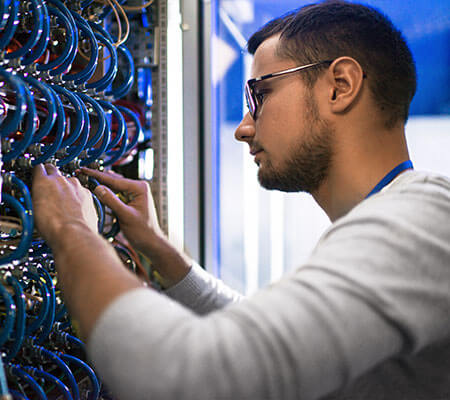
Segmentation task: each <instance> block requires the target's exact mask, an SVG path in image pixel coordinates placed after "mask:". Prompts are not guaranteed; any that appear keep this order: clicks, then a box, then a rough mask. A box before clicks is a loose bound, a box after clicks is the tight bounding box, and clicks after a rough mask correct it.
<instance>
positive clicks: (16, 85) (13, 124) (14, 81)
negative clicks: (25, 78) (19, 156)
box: [0, 67, 26, 138]
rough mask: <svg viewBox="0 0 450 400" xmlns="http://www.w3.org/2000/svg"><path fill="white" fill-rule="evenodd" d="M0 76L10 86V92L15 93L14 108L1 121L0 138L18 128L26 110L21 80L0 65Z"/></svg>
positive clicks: (23, 86)
mask: <svg viewBox="0 0 450 400" xmlns="http://www.w3.org/2000/svg"><path fill="white" fill-rule="evenodd" d="M0 77H1V78H3V80H5V81H6V83H7V84H8V85H9V86H10V87H11V90H12V92H13V93H14V94H15V100H16V104H15V106H16V107H15V110H14V112H13V113H10V112H8V113H7V115H6V118H5V119H4V120H3V121H2V123H1V125H0V133H1V137H2V138H6V137H8V136H9V135H10V134H11V133H13V132H16V131H17V129H18V128H19V125H20V122H21V121H22V118H23V117H24V115H25V112H26V104H25V96H26V94H25V85H24V84H23V82H22V80H21V79H20V78H19V77H17V76H15V75H12V74H11V73H9V72H7V71H6V70H5V69H3V68H1V67H0Z"/></svg>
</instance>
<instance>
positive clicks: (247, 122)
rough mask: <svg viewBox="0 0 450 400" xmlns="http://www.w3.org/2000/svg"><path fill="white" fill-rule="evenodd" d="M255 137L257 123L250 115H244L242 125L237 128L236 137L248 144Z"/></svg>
mask: <svg viewBox="0 0 450 400" xmlns="http://www.w3.org/2000/svg"><path fill="white" fill-rule="evenodd" d="M254 136H255V121H254V120H253V118H252V116H251V115H250V113H247V114H245V115H244V118H242V121H241V123H240V124H239V125H238V127H237V128H236V131H235V132H234V137H235V138H236V140H239V141H240V142H248V141H250V140H252V139H253V137H254Z"/></svg>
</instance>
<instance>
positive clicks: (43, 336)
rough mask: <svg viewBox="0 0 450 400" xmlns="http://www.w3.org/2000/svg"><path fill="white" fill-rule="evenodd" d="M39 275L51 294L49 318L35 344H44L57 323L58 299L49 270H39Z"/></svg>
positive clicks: (46, 319) (45, 321) (44, 322)
mask: <svg viewBox="0 0 450 400" xmlns="http://www.w3.org/2000/svg"><path fill="white" fill-rule="evenodd" d="M38 274H39V276H40V277H42V278H43V279H44V280H45V284H46V286H47V289H48V291H49V293H50V301H49V308H48V313H47V317H46V318H45V320H44V321H43V324H42V331H41V332H40V334H39V336H38V337H37V340H36V342H35V343H37V344H42V343H43V342H44V341H45V340H47V339H48V336H49V334H50V332H51V330H52V327H53V323H54V322H55V309H56V297H55V285H54V284H53V280H52V278H51V276H50V275H49V273H48V272H47V270H45V269H44V268H38Z"/></svg>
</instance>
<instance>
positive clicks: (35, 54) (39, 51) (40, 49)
mask: <svg viewBox="0 0 450 400" xmlns="http://www.w3.org/2000/svg"><path fill="white" fill-rule="evenodd" d="M42 10H43V13H44V17H43V18H44V20H43V26H42V34H41V35H40V38H39V41H38V43H37V44H36V46H35V47H34V48H33V49H32V50H31V51H30V52H29V53H28V54H27V55H26V56H25V57H23V58H22V59H21V60H20V63H21V64H22V65H30V64H32V63H34V62H35V61H36V60H38V59H39V58H41V57H42V55H43V54H44V52H45V50H46V49H47V46H48V43H49V41H50V17H49V15H48V9H47V7H46V6H45V4H44V7H43V8H42Z"/></svg>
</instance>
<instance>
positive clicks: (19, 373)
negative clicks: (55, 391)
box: [9, 365, 48, 400]
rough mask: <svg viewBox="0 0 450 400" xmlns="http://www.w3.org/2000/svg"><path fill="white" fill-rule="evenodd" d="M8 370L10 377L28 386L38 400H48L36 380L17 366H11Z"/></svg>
mask: <svg viewBox="0 0 450 400" xmlns="http://www.w3.org/2000/svg"><path fill="white" fill-rule="evenodd" d="M9 370H10V372H11V374H12V375H14V376H17V377H18V378H20V379H22V380H23V381H24V382H26V383H27V384H28V386H29V387H30V388H31V389H33V391H34V394H36V395H37V399H38V400H48V399H47V396H46V395H45V392H44V390H43V389H42V387H41V386H40V385H39V384H38V383H37V382H36V380H35V379H34V378H33V377H32V376H31V375H29V374H28V373H27V372H26V371H24V370H23V369H22V368H21V367H20V366H19V365H11V366H10V369H9Z"/></svg>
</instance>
